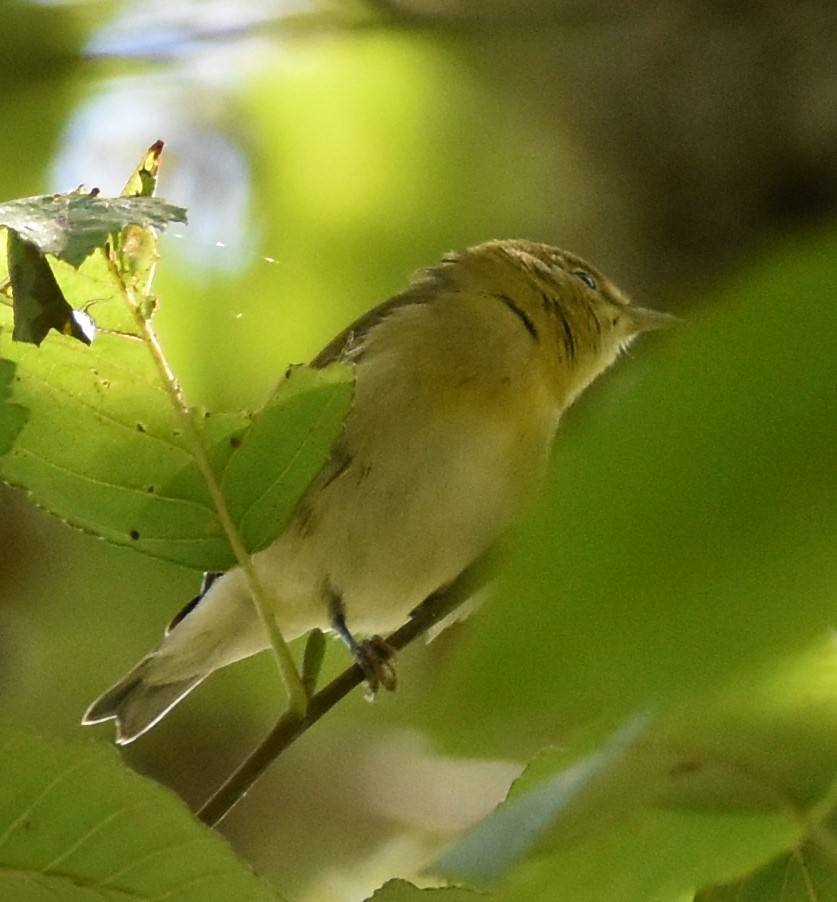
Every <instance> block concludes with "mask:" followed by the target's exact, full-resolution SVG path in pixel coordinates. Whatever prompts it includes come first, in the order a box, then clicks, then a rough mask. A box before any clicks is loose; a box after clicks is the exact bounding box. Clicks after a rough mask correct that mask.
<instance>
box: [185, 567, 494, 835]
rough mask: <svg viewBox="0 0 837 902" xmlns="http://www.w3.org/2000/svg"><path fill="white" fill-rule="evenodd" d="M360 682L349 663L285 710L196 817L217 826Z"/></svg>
mask: <svg viewBox="0 0 837 902" xmlns="http://www.w3.org/2000/svg"><path fill="white" fill-rule="evenodd" d="M495 560H496V553H495V552H494V551H491V552H488V553H486V554H485V555H483V556H482V557H481V558H479V559H478V560H477V561H476V562H475V563H474V564H472V565H471V566H470V567H469V568H467V569H466V570H464V571H463V572H462V573H461V574H460V576H459V577H458V578H457V579H456V580H455V581H454V582H453V583H451V585H450V586H448V587H447V588H445V589H444V590H442V591H440V592H437V593H435V594H434V595H431V596H430V597H429V598H427V599H426V600H425V601H424V602H422V603H421V604H420V605H419V606H418V607H417V608H416V609H415V611H413V613H412V614H411V615H410V619H409V620H408V621H407V622H406V623H405V624H404V625H403V626H401V627H399V629H397V630H396V631H395V632H394V633H392V634H391V635H390V636H387V638H386V642H387V644H388V645H389V646H390V647H391V648H393V649H394V650H395V651H401V650H402V649H404V648H406V647H407V646H408V645H409V644H410V643H411V642H413V641H415V640H416V639H418V638H419V637H420V636H423V635H424V634H425V633H426V632H427V631H428V630H429V629H430V628H431V627H433V626H434V625H435V624H437V623H438V622H439V621H440V620H442V619H443V618H444V617H445V616H447V615H448V614H449V613H450V612H451V611H453V610H454V609H455V608H457V607H458V606H459V605H460V604H461V603H462V602H463V601H465V600H466V599H468V598H470V597H471V596H472V595H473V594H474V593H475V592H476V591H477V589H479V588H480V587H481V586H483V585H484V584H485V583H486V582H487V581H488V579H489V578H490V575H491V572H492V571H493V569H494V565H495ZM363 679H364V674H363V671H362V670H361V669H360V667H359V666H358V665H357V664H354V665H352V666H351V667H349V668H348V669H347V670H344V671H343V673H341V674H340V675H339V676H337V677H335V679H333V680H332V681H331V682H330V683H329V684H328V685H327V686H324V687H323V688H322V689H320V691H319V692H317V693H315V694H314V695H312V696H311V699H310V701H309V703H308V710H307V711H306V712H305V714H304V715H303V716H301V717H300V716H297V715H295V714H294V713H293V712H291V711H285V713H284V714H282V716H281V717H280V718H279V720H278V721H277V722H276V725H275V726H274V727H273V729H272V730H271V731H270V732H269V733H268V734H267V736H265V738H264V739H263V740H262V741H261V742H260V743H259V744H258V745H257V746H256V748H255V749H254V750H253V751H252V752H251V753H250V754H249V755H248V757H247V758H245V760H244V761H243V762H242V763H241V764H240V765H239V767H238V768H237V769H236V770H235V771H234V772H233V773H232V774H231V775H230V776H229V777H228V778H227V780H226V781H225V782H224V783H223V784H221V786H220V787H219V788H218V789H217V790H216V791H215V792H214V793H213V795H212V796H210V798H209V799H208V800H207V801H206V802H204V804H203V805H202V806H201V807H200V808H199V809H198V811H197V816H198V817H199V818H200V819H201V820H202V821H203V822H204V823H205V824H208V825H210V826H214V825H216V824H218V823H220V822H221V820H223V818H224V817H226V815H227V814H228V813H229V812H230V811H231V810H232V808H233V807H234V806H235V805H236V804H237V803H238V802H239V801H241V799H243V798H244V796H245V795H246V793H247V792H248V790H249V789H250V788H251V787H252V786H253V784H254V783H255V782H256V780H258V778H259V777H260V776H261V775H262V774H263V773H264V772H265V770H267V768H268V767H269V766H270V765H271V764H272V763H273V762H274V761H275V760H276V759H277V758H278V757H279V755H281V754H282V752H284V751H285V749H287V748H288V747H289V746H290V745H291V744H292V743H293V742H295V741H296V740H297V739H298V738H299V737H300V736H302V734H303V733H305V732H306V731H307V730H308V729H310V727H312V726H313V725H314V724H315V723H316V722H317V721H318V720H319V719H320V718H321V717H322V716H323V715H324V714H327V713H328V712H329V711H330V710H331V709H332V708H333V707H334V706H335V705H336V704H337V703H338V702H339V701H340V700H341V699H343V698H345V697H346V696H347V695H348V694H349V693H350V692H351V691H352V689H354V688H355V687H356V686H359V685H360V684H361V683H362V682H363Z"/></svg>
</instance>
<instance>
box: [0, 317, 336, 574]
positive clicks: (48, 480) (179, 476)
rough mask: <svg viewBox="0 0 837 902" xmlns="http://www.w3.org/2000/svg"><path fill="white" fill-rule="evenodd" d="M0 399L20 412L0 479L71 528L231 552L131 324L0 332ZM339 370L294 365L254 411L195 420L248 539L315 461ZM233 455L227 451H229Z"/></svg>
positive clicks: (332, 410)
mask: <svg viewBox="0 0 837 902" xmlns="http://www.w3.org/2000/svg"><path fill="white" fill-rule="evenodd" d="M3 315H4V310H2V309H0V353H2V354H4V355H6V356H11V357H13V359H14V360H15V362H16V364H17V373H18V377H19V378H18V380H17V381H15V383H14V385H13V389H12V393H11V397H10V401H11V403H12V404H14V405H17V406H20V407H23V408H26V409H28V410H29V411H30V416H29V419H28V422H27V423H26V426H25V427H24V428H23V429H22V430H21V431H20V432H19V434H18V438H17V441H16V443H15V445H14V447H13V448H12V449H11V450H10V451H9V452H8V454H7V455H6V457H5V458H3V460H2V461H0V477H2V478H3V479H4V480H5V481H7V482H10V483H12V484H14V485H18V486H21V487H22V488H24V489H26V490H27V491H28V492H29V493H30V495H31V496H32V498H33V500H34V501H35V502H36V503H37V504H38V505H40V506H42V507H44V508H46V509H47V510H49V511H50V512H51V513H53V514H55V515H56V516H58V517H60V518H61V519H63V520H65V521H66V522H68V523H70V524H71V525H73V526H76V527H79V528H81V529H83V530H85V531H87V532H91V533H93V534H95V535H99V536H101V537H102V538H104V539H107V540H108V541H110V542H113V543H115V544H118V545H128V546H130V547H132V548H134V549H136V550H137V551H141V552H143V553H145V554H149V555H152V556H153V557H159V558H163V559H165V560H169V561H173V562H175V563H179V564H182V565H184V566H187V567H192V568H194V569H197V570H223V569H226V568H227V567H229V566H231V565H232V564H233V563H235V558H234V556H233V554H232V551H231V550H230V547H229V544H228V542H227V538H226V535H225V533H224V530H223V528H222V526H221V522H220V520H219V517H218V512H217V510H216V509H215V506H214V504H213V501H212V498H211V495H210V493H209V490H208V488H207V486H206V483H205V481H204V478H203V476H202V474H201V472H200V470H199V468H198V466H197V464H196V462H195V459H194V456H193V453H192V448H191V445H190V442H189V439H188V436H186V435H184V433H183V424H182V423H181V422H180V421H179V419H178V417H177V416H176V414H175V411H174V409H173V407H172V404H171V399H170V398H169V397H168V395H167V394H166V392H165V391H164V390H163V388H162V386H161V385H160V382H159V377H158V374H157V372H156V370H155V368H154V366H153V363H152V360H151V357H150V354H149V352H148V350H147V348H146V347H145V346H144V345H143V343H142V341H141V340H140V339H139V338H137V337H135V336H134V335H132V334H131V333H125V334H119V333H114V332H108V331H101V332H100V335H99V337H98V339H97V340H96V342H95V343H94V344H93V346H92V347H91V348H90V349H89V350H87V351H83V350H82V349H81V348H80V346H78V347H77V346H76V345H74V344H70V343H69V342H67V341H66V340H64V341H61V340H60V339H59V340H57V341H55V342H54V343H50V344H49V345H45V347H44V348H43V349H41V350H36V349H35V348H30V347H28V346H20V345H18V346H11V345H9V344H8V342H5V343H4V342H3V338H4V335H7V334H8V328H9V327H8V325H6V326H5V327H4V326H3V320H2V318H3ZM351 397H352V385H351V371H350V369H349V368H347V367H339V368H330V369H328V370H323V371H312V370H308V369H299V370H294V371H293V373H292V374H291V376H290V377H289V378H288V379H287V380H285V381H283V382H282V383H281V384H280V386H279V388H278V389H277V391H276V393H275V395H274V397H273V398H272V399H271V401H270V402H269V404H268V405H267V406H266V407H265V408H263V409H262V410H261V411H259V412H257V413H255V414H253V415H247V414H243V413H239V414H233V413H229V414H227V413H225V414H210V413H204V414H202V415H200V417H199V422H198V426H199V428H200V430H201V433H202V434H203V436H204V441H205V443H206V444H207V446H208V448H209V452H210V458H211V461H212V464H213V466H214V467H215V472H216V474H218V477H219V478H220V479H221V480H222V482H223V486H224V491H225V495H226V500H227V504H228V506H229V508H230V509H231V511H232V512H233V517H234V519H235V521H236V524H237V525H238V526H239V527H240V529H241V531H242V532H243V534H244V536H245V539H246V541H247V543H248V550H257V548H259V547H263V546H264V545H266V544H267V543H269V542H270V541H271V539H273V538H275V536H276V535H278V533H279V531H280V530H281V528H282V526H283V524H284V519H283V518H285V517H287V516H289V514H290V509H291V507H292V505H293V503H294V502H295V501H296V499H297V498H298V497H299V495H300V494H301V493H302V492H303V491H304V489H305V487H306V486H307V484H308V482H309V481H310V479H311V478H313V476H314V475H315V474H316V473H317V472H318V470H319V469H320V468H321V467H322V465H323V463H324V461H325V459H326V458H327V456H328V453H329V451H330V447H331V443H332V442H333V440H334V438H335V437H336V435H337V434H338V432H339V429H340V426H341V424H342V419H343V417H344V415H345V413H346V411H347V409H348V407H349V405H350V403H351ZM239 455H240V460H239Z"/></svg>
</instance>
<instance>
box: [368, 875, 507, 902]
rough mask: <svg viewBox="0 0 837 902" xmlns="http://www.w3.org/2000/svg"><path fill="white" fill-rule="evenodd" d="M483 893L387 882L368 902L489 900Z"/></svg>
mask: <svg viewBox="0 0 837 902" xmlns="http://www.w3.org/2000/svg"><path fill="white" fill-rule="evenodd" d="M490 898H491V897H490V896H488V895H486V894H485V893H477V892H474V891H473V890H471V889H465V888H463V887H459V886H441V887H426V888H424V889H420V888H419V887H417V886H414V885H413V884H412V883H408V882H407V881H406V880H388V881H387V882H386V883H385V884H384V885H383V886H382V887H381V888H380V889H377V890H375V893H374V895H372V896H371V898H370V902H480V900H481V899H482V900H486V902H488V900H490Z"/></svg>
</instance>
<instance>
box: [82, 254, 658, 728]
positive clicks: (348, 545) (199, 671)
mask: <svg viewBox="0 0 837 902" xmlns="http://www.w3.org/2000/svg"><path fill="white" fill-rule="evenodd" d="M673 319H674V318H673V317H671V316H670V315H668V314H665V313H658V312H655V311H653V310H645V309H642V308H639V307H634V306H631V304H630V302H629V300H628V298H627V297H625V295H624V294H622V292H621V291H619V289H618V288H616V287H615V286H614V285H613V284H612V283H611V282H610V281H609V280H608V279H606V278H605V277H604V276H603V275H602V274H601V273H600V272H598V271H597V270H596V269H594V268H593V267H592V266H590V265H589V264H588V263H585V262H584V261H583V260H581V259H579V258H578V257H576V256H574V255H573V254H570V253H567V252H566V251H562V250H558V249H557V248H554V247H550V246H548V245H545V244H536V243H534V242H531V241H523V240H514V241H489V242H487V243H485V244H481V245H478V246H476V247H472V248H469V249H468V250H466V251H464V252H462V253H456V254H449V255H448V256H446V257H445V258H444V259H443V260H442V262H441V264H440V265H438V266H436V267H435V268H433V269H429V270H427V271H425V272H422V273H420V274H419V275H418V276H417V277H416V278H415V279H414V280H413V282H412V284H411V285H410V286H409V287H408V288H406V289H405V290H404V291H403V292H401V293H400V294H398V295H396V296H395V297H393V298H391V299H390V300H388V301H385V302H384V303H383V304H381V305H380V306H378V307H375V308H374V309H373V310H371V311H369V312H368V313H367V314H365V315H364V316H362V317H361V318H360V319H358V320H357V321H356V322H355V323H353V324H352V325H351V326H349V328H348V329H346V330H345V331H344V332H343V333H341V334H340V335H338V336H337V338H335V339H334V340H333V341H332V342H331V343H330V344H328V345H327V346H326V347H325V348H324V349H323V351H321V352H320V354H318V355H317V357H316V358H315V359H314V360H313V362H312V365H313V366H314V367H323V366H326V365H327V364H329V363H331V362H333V361H337V360H343V361H350V362H352V363H353V364H354V365H355V368H356V385H355V398H354V402H353V405H352V408H351V410H350V411H349V413H348V415H347V417H346V421H345V424H344V427H343V432H342V435H341V437H340V438H339V439H338V440H337V442H336V443H335V446H334V448H333V450H332V453H331V456H330V458H329V460H328V462H327V463H326V464H325V466H324V467H323V469H322V470H321V472H320V473H319V474H318V475H317V477H316V478H315V479H314V480H313V482H312V483H311V485H310V486H309V487H308V489H307V490H306V492H305V494H304V495H303V496H302V498H301V499H300V501H299V502H298V504H297V506H296V509H295V512H294V515H293V517H292V519H291V520H290V522H289V524H288V526H287V527H286V528H285V530H284V531H283V532H282V533H281V535H280V536H279V537H278V538H277V539H276V540H275V541H274V542H273V544H272V545H270V546H269V547H268V548H266V549H265V550H264V551H260V552H258V553H257V554H255V555H254V557H253V561H254V566H255V570H256V573H257V574H258V577H259V579H260V580H261V581H262V582H263V584H264V585H265V586H266V587H267V589H268V590H269V592H270V596H271V598H272V599H274V602H273V610H272V614H273V615H274V616H275V618H276V623H277V625H278V627H279V629H280V631H281V633H282V635H283V636H284V637H285V639H288V640H290V639H293V638H295V637H297V636H300V635H302V634H304V633H306V632H308V631H309V630H312V629H314V628H319V629H322V630H325V631H329V632H334V633H336V634H337V635H339V636H340V637H341V638H342V639H343V640H344V641H345V642H346V643H347V645H348V646H349V648H350V649H351V650H352V652H353V653H354V655H355V657H356V659H357V660H358V663H360V664H361V666H362V667H363V668H364V672H365V674H366V676H367V681H368V682H369V684H370V687H371V688H372V689H373V691H374V689H376V688H377V685H378V684H380V683H383V685H385V686H387V688H393V686H394V671H392V669H391V668H387V667H384V666H382V661H384V660H385V658H386V654H385V651H383V652H382V651H381V647H380V646H381V644H382V643H381V640H378V639H377V634H378V633H381V632H385V631H389V630H392V629H395V628H397V627H398V626H400V625H401V624H402V623H403V622H404V621H405V620H406V619H407V617H409V615H410V612H411V611H412V610H413V609H414V608H416V606H417V605H419V604H420V603H421V602H422V601H423V600H424V599H426V598H428V597H429V596H430V595H432V594H433V593H435V592H437V591H438V590H440V589H441V588H443V587H445V586H447V585H449V584H451V583H452V582H453V581H454V580H455V579H456V577H457V576H458V575H459V574H460V573H462V572H463V571H464V570H465V569H466V568H467V567H468V566H469V565H470V564H472V563H473V562H474V561H475V560H476V559H477V558H479V557H480V556H481V555H482V554H484V553H485V552H486V551H487V550H488V549H489V548H490V547H491V546H492V545H494V544H495V543H496V541H497V540H498V538H499V537H500V536H501V535H502V534H503V533H504V532H505V531H506V529H507V528H508V527H509V525H510V524H511V523H512V522H513V521H514V520H515V519H516V518H517V517H518V516H519V514H520V511H521V508H522V507H523V506H524V505H525V503H526V500H527V499H528V498H530V497H531V496H532V494H533V493H534V492H535V491H536V490H537V488H538V486H539V485H540V484H541V481H542V479H543V477H544V475H545V469H546V464H547V459H548V455H549V451H550V447H551V445H552V440H553V437H554V435H555V430H556V427H557V426H558V420H559V418H560V416H561V413H562V412H563V411H564V410H565V409H566V408H567V407H568V406H569V405H570V404H571V403H572V402H573V400H574V399H575V398H576V397H578V395H579V394H580V393H581V392H582V391H583V390H584V389H585V388H586V387H587V386H588V385H589V384H590V383H591V382H592V381H593V380H594V379H595V378H596V377H597V376H598V375H599V374H600V373H602V372H604V370H606V369H607V368H608V367H609V366H610V365H611V364H612V363H613V362H614V361H615V360H616V358H617V357H618V355H619V353H620V351H621V350H622V349H623V348H625V347H626V346H627V345H628V344H629V343H630V341H631V340H632V339H633V338H634V336H635V335H637V334H638V333H640V332H643V331H646V330H649V329H657V328H660V327H663V326H666V325H668V324H669V323H670V322H671V321H672V320H673ZM356 637H373V638H367V639H363V640H362V639H358V638H356ZM376 643H377V644H376ZM268 646H269V641H268V638H267V635H266V633H265V630H264V627H263V625H262V622H261V621H260V619H259V617H258V615H257V613H256V610H255V607H254V605H253V603H252V601H251V598H250V594H249V592H248V589H247V583H246V580H245V577H244V574H243V573H242V571H241V570H240V568H237V567H236V568H233V569H232V570H229V571H227V572H226V573H224V574H221V575H216V574H211V575H209V578H205V581H204V586H203V587H202V591H201V593H200V594H199V595H198V597H197V598H196V599H195V600H193V602H192V603H191V604H190V605H188V606H187V608H186V609H185V610H184V612H182V614H181V615H178V617H177V618H175V621H174V622H173V624H172V626H171V627H170V629H169V630H168V631H167V633H166V636H165V638H164V639H163V641H162V643H161V644H160V646H159V647H158V648H157V649H156V650H155V651H153V652H152V653H151V654H149V655H148V656H147V657H145V658H144V659H143V660H142V661H140V663H139V664H137V666H136V667H134V668H133V669H132V670H131V671H130V672H129V673H128V674H127V675H126V676H125V677H124V678H123V679H122V680H120V682H118V683H117V684H116V685H115V686H113V688H111V689H109V690H108V691H107V692H106V693H105V694H104V695H103V696H102V697H101V698H99V699H98V700H97V701H95V702H94V703H93V704H92V705H91V706H90V708H89V709H88V711H87V713H86V714H85V716H84V720H83V723H85V724H92V723H98V722H100V721H104V720H111V719H112V720H115V721H116V728H117V742H119V743H127V742H130V741H132V740H133V739H135V738H136V737H137V736H139V735H141V734H142V733H143V732H145V731H146V730H147V729H149V728H150V727H151V726H153V725H154V724H155V723H157V721H158V720H159V719H160V718H161V717H163V716H164V715H165V714H166V713H167V712H168V711H169V710H170V709H171V708H172V707H173V706H174V705H175V704H177V702H178V701H180V700H181V699H182V698H183V697H184V696H185V695H186V694H187V693H188V692H189V691H191V690H192V689H193V688H194V687H195V686H197V685H198V683H200V682H201V680H203V679H204V678H205V677H206V676H207V675H208V674H210V673H211V672H212V671H214V670H216V669H218V668H219V667H224V666H225V665H227V664H231V663H233V662H234V661H238V660H240V659H241V658H245V657H247V656H249V655H252V654H255V653H256V652H259V651H262V650H263V649H265V648H267V647H268Z"/></svg>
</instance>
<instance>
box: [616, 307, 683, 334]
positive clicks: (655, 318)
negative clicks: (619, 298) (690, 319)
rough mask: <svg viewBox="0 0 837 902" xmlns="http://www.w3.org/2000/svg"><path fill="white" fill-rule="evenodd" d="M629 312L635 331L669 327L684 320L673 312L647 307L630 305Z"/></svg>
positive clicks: (649, 330)
mask: <svg viewBox="0 0 837 902" xmlns="http://www.w3.org/2000/svg"><path fill="white" fill-rule="evenodd" d="M627 314H628V316H629V317H630V320H631V322H632V323H633V326H634V332H651V331H652V330H654V329H668V328H670V327H671V326H676V325H677V324H678V323H682V322H683V320H682V319H680V317H679V316H675V315H674V314H673V313H663V311H662V310H649V309H648V308H647V307H628V308H627Z"/></svg>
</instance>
